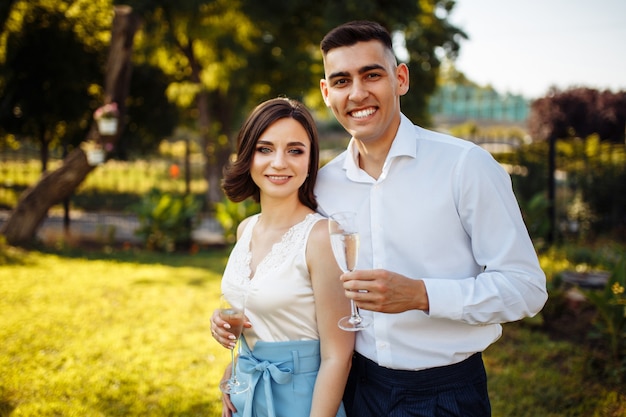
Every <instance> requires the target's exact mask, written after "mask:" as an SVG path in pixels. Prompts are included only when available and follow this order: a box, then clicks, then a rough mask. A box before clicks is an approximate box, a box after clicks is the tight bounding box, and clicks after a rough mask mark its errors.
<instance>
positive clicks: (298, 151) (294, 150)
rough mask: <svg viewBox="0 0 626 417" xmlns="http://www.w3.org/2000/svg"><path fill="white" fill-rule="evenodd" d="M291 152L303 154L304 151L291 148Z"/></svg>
mask: <svg viewBox="0 0 626 417" xmlns="http://www.w3.org/2000/svg"><path fill="white" fill-rule="evenodd" d="M289 153H292V154H295V155H301V154H303V153H304V151H303V150H302V149H290V150H289Z"/></svg>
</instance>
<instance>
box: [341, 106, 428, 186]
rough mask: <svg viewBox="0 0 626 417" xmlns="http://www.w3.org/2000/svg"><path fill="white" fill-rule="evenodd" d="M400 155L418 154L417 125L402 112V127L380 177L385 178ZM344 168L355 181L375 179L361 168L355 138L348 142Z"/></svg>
mask: <svg viewBox="0 0 626 417" xmlns="http://www.w3.org/2000/svg"><path fill="white" fill-rule="evenodd" d="M399 156H408V157H410V158H415V157H416V156H417V141H416V140H415V126H414V125H413V123H412V122H411V121H410V120H409V119H408V118H407V117H406V116H405V115H404V114H402V113H401V114H400V127H399V128H398V132H397V133H396V137H395V138H394V139H393V143H392V144H391V148H390V149H389V153H388V154H387V158H386V159H385V165H384V166H383V173H382V175H381V177H380V179H383V178H384V177H386V175H387V170H388V168H389V164H390V162H391V161H392V160H393V159H394V158H396V157H399ZM343 169H344V170H346V175H347V176H348V178H350V179H351V180H353V181H365V182H370V181H372V180H373V179H372V178H371V177H370V176H369V175H367V173H365V171H363V170H361V168H359V150H358V149H357V147H356V144H355V142H354V138H352V139H350V143H348V148H347V155H346V159H345V160H344V163H343Z"/></svg>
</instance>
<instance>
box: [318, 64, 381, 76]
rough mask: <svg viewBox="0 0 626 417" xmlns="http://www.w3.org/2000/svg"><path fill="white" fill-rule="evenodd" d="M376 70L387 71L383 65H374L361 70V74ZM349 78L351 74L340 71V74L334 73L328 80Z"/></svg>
mask: <svg viewBox="0 0 626 417" xmlns="http://www.w3.org/2000/svg"><path fill="white" fill-rule="evenodd" d="M374 70H382V71H386V70H385V67H383V66H382V65H379V64H372V65H366V66H364V67H361V68H359V74H365V73H366V72H369V71H374ZM349 76H350V73H349V72H347V71H338V72H333V73H332V74H330V75H329V76H328V78H329V79H330V78H338V77H349Z"/></svg>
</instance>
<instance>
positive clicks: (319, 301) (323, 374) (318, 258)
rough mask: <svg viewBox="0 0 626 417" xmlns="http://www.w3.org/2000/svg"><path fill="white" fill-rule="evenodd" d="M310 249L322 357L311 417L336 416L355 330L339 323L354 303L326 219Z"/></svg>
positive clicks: (315, 231) (314, 233)
mask: <svg viewBox="0 0 626 417" xmlns="http://www.w3.org/2000/svg"><path fill="white" fill-rule="evenodd" d="M306 253H307V256H306V258H307V264H308V267H309V272H310V274H311V282H312V285H313V293H314V295H315V311H316V315H317V323H318V326H319V334H320V346H321V357H322V361H321V366H320V370H319V373H318V375H317V380H316V381H315V388H314V391H313V402H312V405H311V417H335V416H336V414H337V410H338V409H339V404H340V403H341V399H342V397H343V391H344V388H345V385H346V381H347V379H348V372H349V371H350V365H351V363H352V353H353V350H354V333H353V332H347V331H344V330H341V329H340V328H339V327H338V326H337V322H338V321H339V319H340V318H341V317H343V316H347V315H349V314H350V304H349V301H348V299H347V298H346V297H345V295H344V290H343V286H342V285H341V281H340V280H339V276H340V275H341V270H340V269H339V267H338V266H337V264H336V262H335V258H334V257H333V253H332V249H331V246H330V238H329V236H328V227H327V223H326V221H319V222H317V224H316V225H315V226H314V228H313V230H312V231H311V235H310V236H309V241H308V244H307V252H306Z"/></svg>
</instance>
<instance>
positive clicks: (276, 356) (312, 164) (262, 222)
mask: <svg viewBox="0 0 626 417" xmlns="http://www.w3.org/2000/svg"><path fill="white" fill-rule="evenodd" d="M318 162H319V145H318V136H317V129H316V126H315V122H314V121H313V118H312V116H311V114H310V113H309V111H308V110H307V109H306V108H305V107H304V105H303V104H301V103H299V102H297V101H295V100H289V99H286V98H276V99H272V100H269V101H266V102H264V103H262V104H260V105H259V106H257V107H256V108H255V109H254V110H253V111H252V113H251V114H250V116H249V117H248V119H247V120H246V122H245V123H244V125H243V127H242V129H241V131H240V132H239V137H238V141H237V158H236V160H235V161H234V162H233V163H232V164H230V165H229V166H228V167H227V168H226V170H225V172H224V182H223V188H224V191H225V193H226V195H227V196H228V198H229V199H231V200H232V201H235V202H240V201H243V200H245V199H246V198H248V197H252V198H253V199H254V200H255V201H257V202H259V203H260V206H261V213H260V214H257V215H254V216H251V217H249V218H247V219H245V220H244V221H242V222H241V224H240V225H239V227H238V230H237V244H236V245H235V247H234V248H233V251H232V252H231V255H230V258H229V260H228V264H227V266H226V269H225V271H224V276H223V278H222V292H223V293H224V294H225V295H226V297H227V298H228V294H237V293H241V292H244V293H245V294H246V302H245V309H246V317H247V319H248V324H247V325H246V328H245V329H244V332H243V334H242V341H241V346H242V352H241V354H240V358H239V366H237V375H238V376H239V377H241V378H244V379H246V380H248V381H249V383H250V385H251V386H252V388H251V389H250V390H249V391H248V392H245V393H243V394H233V395H230V396H228V395H224V396H223V397H222V402H223V405H224V408H223V411H222V416H224V417H230V416H231V415H236V416H268V417H274V416H276V417H283V416H284V417H297V416H303V417H305V416H306V417H309V416H311V417H322V416H324V417H334V416H344V415H345V414H344V410H343V405H342V404H341V397H342V395H343V390H344V386H345V382H346V379H347V376H348V372H349V369H350V362H351V356H352V351H353V347H354V335H353V334H352V333H350V332H344V331H342V330H341V329H339V328H338V327H337V321H338V320H339V319H340V318H341V317H342V316H345V315H347V314H349V310H350V308H349V303H348V300H347V299H346V297H345V296H344V291H343V288H342V286H341V282H340V280H339V276H340V275H341V272H340V270H339V268H338V266H337V265H336V263H335V261H334V258H333V255H332V250H331V246H330V239H329V236H328V228H327V222H326V221H325V220H324V218H323V217H322V216H321V215H319V214H317V213H316V212H315V209H316V208H317V202H316V200H315V195H314V194H313V188H314V185H315V179H316V177H317V171H318ZM211 328H212V334H213V337H215V339H216V340H217V341H218V342H220V343H221V344H222V345H223V346H225V347H228V348H230V349H232V348H234V346H235V341H234V340H233V339H234V335H232V333H230V332H229V331H228V325H227V324H226V322H224V321H223V320H221V319H220V318H219V314H218V312H217V311H216V312H215V313H214V314H213V317H212V325H211ZM294 352H295V353H294ZM269 365H271V366H270V368H272V369H271V370H268V368H267V367H268V366H269ZM272 366H273V367H272ZM307 368H308V369H307ZM276 369H278V371H279V373H280V374H281V375H282V376H281V377H280V378H278V379H279V380H281V381H280V382H281V383H279V382H277V378H276ZM230 371H231V370H230V368H228V369H227V371H226V373H225V376H224V378H227V377H229V376H230ZM285 374H291V375H290V376H287V377H286V380H288V381H289V382H288V383H284V382H285V381H282V379H285Z"/></svg>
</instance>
